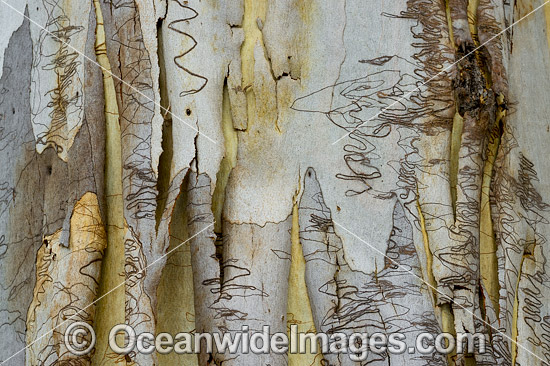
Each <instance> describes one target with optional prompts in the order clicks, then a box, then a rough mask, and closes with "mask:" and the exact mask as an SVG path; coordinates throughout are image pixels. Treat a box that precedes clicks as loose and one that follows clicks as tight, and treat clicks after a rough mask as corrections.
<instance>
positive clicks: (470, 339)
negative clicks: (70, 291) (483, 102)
mask: <svg viewBox="0 0 550 366" xmlns="http://www.w3.org/2000/svg"><path fill="white" fill-rule="evenodd" d="M408 338H409V337H408V336H407V335H406V334H404V333H372V334H368V333H350V334H346V333H331V334H327V333H299V332H298V327H297V326H296V325H291V326H290V332H289V333H288V334H287V333H282V332H279V333H272V332H270V327H269V326H267V325H265V326H264V327H263V329H262V330H261V331H254V330H251V329H250V328H249V327H248V326H242V327H241V329H240V330H239V331H233V332H227V333H189V332H187V333H185V332H182V333H178V334H176V335H172V334H170V333H159V334H157V335H154V334H152V333H147V332H144V333H140V334H137V333H136V331H135V330H134V329H133V328H132V327H131V326H130V325H128V324H119V325H116V326H114V327H113V328H112V329H111V331H110V333H109V346H110V348H111V350H112V351H113V352H115V353H117V354H120V355H125V354H128V353H130V352H139V353H143V354H150V353H153V352H158V353H160V354H167V353H171V352H174V353H177V354H192V353H200V352H201V351H203V352H206V353H212V352H217V353H229V354H247V353H254V354H267V353H275V354H286V353H290V354H304V353H309V352H311V353H317V352H319V351H321V352H322V353H323V354H328V353H334V354H347V355H348V357H349V358H350V359H351V360H353V361H364V360H366V359H367V357H368V355H369V353H370V352H372V353H376V354H381V353H386V352H388V353H391V354H404V353H409V354H415V353H419V354H432V353H434V352H437V353H440V354H450V353H453V352H456V353H457V354H462V353H469V354H473V353H484V352H485V344H486V337H485V336H484V335H483V334H481V333H474V334H472V333H459V334H457V335H456V337H455V336H454V335H452V334H450V333H439V334H431V333H417V334H415V335H414V339H413V340H410V339H408ZM64 340H65V346H66V347H67V349H68V350H69V351H70V352H71V353H73V354H75V355H85V354H89V353H90V352H92V350H93V348H94V346H95V342H96V335H95V332H94V330H93V328H92V327H91V326H90V325H89V324H88V323H83V322H76V323H72V324H71V325H69V326H68V327H67V330H66V332H65V337H64Z"/></svg>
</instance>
